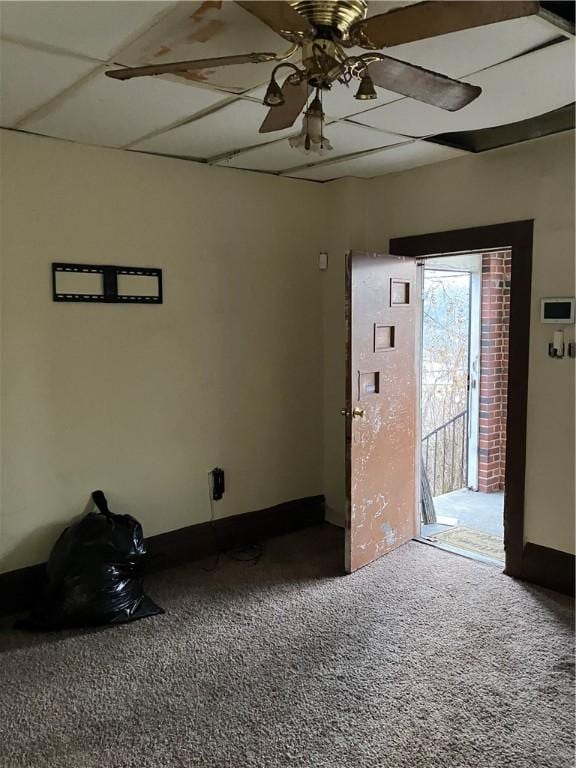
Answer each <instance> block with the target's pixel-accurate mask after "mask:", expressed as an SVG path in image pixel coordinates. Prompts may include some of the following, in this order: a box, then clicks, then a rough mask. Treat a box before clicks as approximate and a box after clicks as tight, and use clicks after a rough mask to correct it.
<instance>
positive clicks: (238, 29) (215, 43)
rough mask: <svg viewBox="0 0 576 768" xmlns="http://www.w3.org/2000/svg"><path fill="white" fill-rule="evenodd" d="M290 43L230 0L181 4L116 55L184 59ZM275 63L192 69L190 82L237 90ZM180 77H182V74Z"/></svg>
mask: <svg viewBox="0 0 576 768" xmlns="http://www.w3.org/2000/svg"><path fill="white" fill-rule="evenodd" d="M289 47H290V43H289V42H287V41H286V40H284V39H283V38H282V37H280V36H279V35H277V34H276V33H274V32H273V31H272V30H271V29H270V28H269V27H267V26H266V25H264V24H263V23H262V22H260V21H258V19H256V18H255V17H254V16H253V15H252V14H251V13H248V12H247V11H245V10H243V9H242V8H241V7H240V6H239V5H236V3H233V2H223V3H222V2H192V3H183V4H181V5H178V7H177V8H176V9H175V10H174V11H173V12H172V13H169V14H168V15H167V16H164V17H163V18H162V19H161V20H160V21H159V22H158V23H157V24H156V25H155V26H154V27H153V28H151V29H150V30H148V31H147V32H146V33H145V34H144V35H142V36H141V37H140V38H139V39H138V40H136V41H135V42H134V43H132V44H130V45H128V46H127V47H126V48H125V49H124V50H122V51H120V52H119V53H118V54H117V55H116V56H115V60H116V61H118V62H120V63H121V64H124V65H127V66H138V65H140V64H147V63H155V64H156V63H164V62H169V61H186V60H189V59H203V58H211V57H217V56H232V55H236V54H242V53H251V52H257V53H264V52H270V53H282V52H284V51H286V50H287V49H288V48H289ZM273 66H274V64H243V65H241V66H233V67H221V68H213V69H204V70H193V71H191V72H189V73H187V74H186V78H187V80H189V81H192V82H196V83H198V82H201V83H204V84H208V85H212V86H216V87H219V88H222V89H224V90H229V91H232V92H238V93H242V92H244V91H246V90H247V89H249V88H253V87H254V86H255V85H259V84H261V83H263V82H265V81H266V79H267V78H268V76H269V73H270V72H271V70H272V67H273ZM181 79H183V78H181Z"/></svg>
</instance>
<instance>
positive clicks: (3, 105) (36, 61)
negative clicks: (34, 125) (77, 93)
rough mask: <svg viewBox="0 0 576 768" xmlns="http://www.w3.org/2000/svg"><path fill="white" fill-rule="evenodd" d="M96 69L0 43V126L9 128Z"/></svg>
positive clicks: (3, 42) (50, 54)
mask: <svg viewBox="0 0 576 768" xmlns="http://www.w3.org/2000/svg"><path fill="white" fill-rule="evenodd" d="M97 66H98V65H97V64H96V63H95V62H91V61H84V60H82V59H76V58H73V57H71V56H64V55H56V54H52V53H45V52H44V51H39V50H35V49H33V48H26V47H24V46H22V45H16V44H14V43H8V42H6V41H2V42H0V70H1V76H0V124H1V125H3V126H5V127H8V128H10V127H13V126H14V125H16V123H17V122H18V121H19V120H20V119H21V118H22V117H24V115H26V114H29V113H30V112H31V111H32V110H35V109H36V108H37V107H39V106H41V105H42V104H44V103H45V102H47V101H50V99H52V98H53V97H54V96H56V95H57V94H58V93H60V92H61V91H63V90H65V89H66V88H68V87H69V86H71V85H72V84H73V83H75V82H76V80H78V79H79V78H81V77H84V76H85V75H87V74H88V73H89V72H91V71H92V70H94V68H95V67H97Z"/></svg>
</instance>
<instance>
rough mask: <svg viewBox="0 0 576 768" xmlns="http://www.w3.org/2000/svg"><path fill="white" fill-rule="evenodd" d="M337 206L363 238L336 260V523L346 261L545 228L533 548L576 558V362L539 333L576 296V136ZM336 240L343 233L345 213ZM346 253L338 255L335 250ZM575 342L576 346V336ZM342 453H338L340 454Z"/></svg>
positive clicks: (332, 380) (331, 285)
mask: <svg viewBox="0 0 576 768" xmlns="http://www.w3.org/2000/svg"><path fill="white" fill-rule="evenodd" d="M329 187H333V190H332V192H331V195H332V196H336V202H337V204H339V205H343V204H344V203H343V202H342V201H347V202H348V203H349V206H350V205H351V206H352V208H350V207H348V215H349V217H350V218H351V219H352V220H354V221H355V222H356V225H357V226H359V227H361V229H362V233H361V234H359V235H358V236H357V240H351V239H350V237H347V238H343V239H342V241H341V242H340V243H338V244H336V246H335V247H336V252H335V253H332V254H331V256H332V258H331V266H332V269H333V273H332V275H331V277H330V281H329V282H328V281H327V282H326V283H325V285H324V308H325V313H324V327H325V329H327V334H326V338H325V357H326V363H325V366H326V369H327V370H330V371H331V375H330V376H328V377H327V378H326V379H325V396H324V404H325V440H326V442H327V444H328V446H329V448H328V450H327V451H326V453H325V456H326V458H327V460H326V461H325V467H324V471H325V488H326V489H327V504H328V505H329V507H330V508H331V509H332V510H334V515H335V517H339V518H340V520H341V519H342V516H343V510H344V498H343V488H344V486H343V483H342V477H343V471H344V469H343V468H344V455H343V449H342V447H338V446H342V444H343V425H342V424H341V417H340V416H339V415H338V414H339V408H340V407H341V405H340V403H341V402H342V401H343V393H344V367H343V365H342V364H341V363H342V357H341V352H340V350H341V349H342V348H343V343H344V339H343V323H344V303H343V296H344V258H343V257H344V252H345V251H346V249H347V248H349V247H350V246H351V245H352V246H353V247H355V248H367V249H368V250H375V251H387V250H388V243H389V239H390V238H392V237H401V236H407V235H417V234H424V233H428V232H439V231H443V230H448V229H459V228H464V227H473V226H479V225H485V224H495V223H499V222H507V221H516V220H521V219H532V218H533V219H534V220H535V225H534V254H533V256H534V261H533V277H532V319H531V330H530V373H529V382H528V435H527V440H528V446H527V471H526V511H525V513H526V518H525V536H526V540H527V541H531V542H534V543H537V544H541V545H543V546H548V547H552V548H555V549H560V550H563V551H566V552H574V508H575V502H574V465H575V453H574V383H575V375H574V372H575V363H574V360H570V359H567V358H566V359H564V360H553V359H551V358H549V357H548V355H547V344H548V341H549V338H550V335H551V334H550V328H551V326H545V325H542V324H541V323H540V322H539V312H540V299H541V298H542V297H544V296H565V295H571V296H573V295H574V291H575V288H574V279H575V278H574V135H573V133H565V134H561V135H557V136H551V137H548V138H544V139H539V140H537V141H532V142H528V143H525V144H520V145H517V146H515V147H510V148H506V149H501V150H497V151H494V152H491V153H489V154H485V155H476V156H471V157H466V158H459V159H456V160H450V161H448V162H443V163H438V164H436V165H430V166H426V167H423V168H418V169H415V170H412V171H406V172H403V173H398V174H391V175H388V176H383V177H380V178H377V179H373V180H370V181H367V182H365V183H364V184H363V185H362V187H361V188H360V189H358V188H357V189H356V190H355V194H354V195H352V201H351V202H350V191H349V189H347V188H346V186H345V185H343V184H342V182H335V183H333V184H332V185H329ZM334 211H335V212H336V213H335V220H334V221H333V228H334V229H335V230H336V229H337V227H338V226H339V214H338V211H337V208H334ZM333 250H334V247H333ZM567 338H568V339H569V340H573V339H574V326H572V327H570V328H569V329H568V334H567ZM336 443H337V444H338V445H336Z"/></svg>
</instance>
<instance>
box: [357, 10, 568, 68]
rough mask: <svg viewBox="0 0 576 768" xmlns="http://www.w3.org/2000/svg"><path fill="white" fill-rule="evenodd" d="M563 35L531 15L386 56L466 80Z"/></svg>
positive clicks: (421, 42)
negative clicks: (464, 77)
mask: <svg viewBox="0 0 576 768" xmlns="http://www.w3.org/2000/svg"><path fill="white" fill-rule="evenodd" d="M561 36H562V31H561V30H559V29H558V28H557V27H555V26H554V25H552V24H550V23H549V22H547V21H544V20H543V19H541V18H540V17H538V16H531V17H528V18H525V19H510V20H509V21H502V22H499V23H498V24H488V25H486V26H484V27H476V28H474V29H467V30H462V31H460V32H452V33H451V34H449V35H440V36H438V37H432V38H430V39H428V40H418V41H416V42H414V43H408V44H406V45H396V46H393V47H391V48H387V49H386V51H385V53H386V54H387V55H389V56H392V57H393V58H397V59H401V60H402V61H408V62H410V63H411V64H417V65H418V66H420V67H425V68H426V69H433V70H435V71H438V72H441V73H442V74H444V75H448V76H449V77H462V76H464V75H469V74H471V73H473V72H478V71H479V70H481V69H486V67H492V66H494V65H495V64H500V63H501V62H503V61H506V60H508V59H512V58H514V57H515V56H520V55H522V54H524V53H526V52H528V51H531V50H533V49H534V48H537V47H540V46H542V45H545V44H547V43H549V42H551V41H552V40H555V39H556V38H558V37H561ZM355 50H358V51H360V49H355Z"/></svg>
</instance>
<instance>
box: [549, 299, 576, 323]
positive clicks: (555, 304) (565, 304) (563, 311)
mask: <svg viewBox="0 0 576 768" xmlns="http://www.w3.org/2000/svg"><path fill="white" fill-rule="evenodd" d="M575 309H576V299H542V302H541V305H540V320H541V321H542V322H543V323H554V325H570V324H571V323H573V322H574V310H575Z"/></svg>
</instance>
